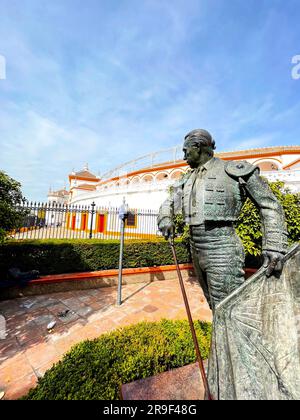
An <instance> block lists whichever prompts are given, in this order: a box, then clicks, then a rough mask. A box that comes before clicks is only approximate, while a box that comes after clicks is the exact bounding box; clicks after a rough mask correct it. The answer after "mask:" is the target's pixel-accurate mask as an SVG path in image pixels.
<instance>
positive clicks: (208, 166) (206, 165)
mask: <svg viewBox="0 0 300 420" xmlns="http://www.w3.org/2000/svg"><path fill="white" fill-rule="evenodd" d="M215 161H216V158H215V157H213V158H211V159H209V160H208V161H207V162H206V163H204V165H199V166H198V168H195V169H194V171H195V172H201V171H208V170H209V169H211V168H212V167H213V165H214V163H215Z"/></svg>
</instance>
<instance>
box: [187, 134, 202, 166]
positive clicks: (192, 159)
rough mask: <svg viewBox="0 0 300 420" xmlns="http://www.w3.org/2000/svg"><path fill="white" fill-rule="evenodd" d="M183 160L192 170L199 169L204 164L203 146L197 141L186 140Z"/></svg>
mask: <svg viewBox="0 0 300 420" xmlns="http://www.w3.org/2000/svg"><path fill="white" fill-rule="evenodd" d="M182 150H183V155H184V156H183V159H184V160H186V161H187V163H188V164H189V165H190V167H191V168H197V167H198V166H199V165H200V164H201V163H202V153H201V146H200V145H199V143H198V142H197V141H195V140H189V139H187V140H185V142H184V145H183V149H182Z"/></svg>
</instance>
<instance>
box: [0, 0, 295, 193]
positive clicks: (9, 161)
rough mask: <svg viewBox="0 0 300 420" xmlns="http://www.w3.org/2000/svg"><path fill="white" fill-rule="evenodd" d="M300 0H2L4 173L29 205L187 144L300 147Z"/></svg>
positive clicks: (0, 163)
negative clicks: (296, 61) (299, 65)
mask: <svg viewBox="0 0 300 420" xmlns="http://www.w3.org/2000/svg"><path fill="white" fill-rule="evenodd" d="M299 22H300V2H299V1H298V0H285V1H284V0H247V1H244V0H197V1H196V0H195V1H194V0H168V1H164V0H143V1H141V0H85V1H84V2H83V1H82V0H51V1H44V0H0V56H3V57H5V61H6V79H2V80H0V146H1V149H0V150H1V151H0V169H2V170H5V171H6V172H7V173H8V174H9V175H10V176H12V177H14V178H15V179H17V180H19V181H20V182H21V183H22V188H23V192H24V194H25V195H26V197H27V198H28V199H33V200H45V199H46V195H47V192H48V189H49V186H50V185H51V186H52V187H53V188H56V189H58V188H61V187H63V185H64V183H65V182H67V175H68V174H69V173H70V172H71V171H72V169H73V168H75V170H80V169H82V167H83V166H84V164H85V163H86V162H88V163H89V167H90V169H91V170H92V171H93V172H95V173H97V172H100V173H104V172H106V171H107V170H109V169H111V168H113V167H114V166H116V165H118V164H121V163H122V162H125V161H127V160H131V159H133V158H135V157H138V156H140V155H144V154H146V153H149V152H153V151H156V150H160V149H165V148H168V147H172V146H175V145H177V144H181V143H182V139H183V137H184V135H185V134H186V133H187V132H188V131H190V130H191V129H194V128H206V129H208V130H209V131H210V132H211V133H212V134H213V136H214V138H215V140H216V144H217V151H223V150H238V149H245V148H253V147H267V146H275V145H295V144H300V138H299V137H300V125H299V120H300V119H299V115H300V79H298V80H295V79H293V78H292V67H293V64H292V63H291V61H292V57H293V56H295V55H298V54H300V25H299Z"/></svg>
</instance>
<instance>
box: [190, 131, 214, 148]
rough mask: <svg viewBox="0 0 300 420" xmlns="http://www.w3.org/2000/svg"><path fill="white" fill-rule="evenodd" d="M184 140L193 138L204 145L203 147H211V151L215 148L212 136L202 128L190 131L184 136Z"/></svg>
mask: <svg viewBox="0 0 300 420" xmlns="http://www.w3.org/2000/svg"><path fill="white" fill-rule="evenodd" d="M184 140H195V141H196V142H197V143H199V144H200V145H201V146H205V148H207V149H211V151H213V150H214V149H215V148H216V145H215V141H214V139H213V138H212V136H211V134H210V133H209V132H208V131H206V130H204V129H202V128H198V129H196V130H192V131H190V132H189V133H188V134H187V135H186V136H185V137H184ZM212 153H213V152H212Z"/></svg>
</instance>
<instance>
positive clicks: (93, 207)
mask: <svg viewBox="0 0 300 420" xmlns="http://www.w3.org/2000/svg"><path fill="white" fill-rule="evenodd" d="M95 205H96V204H95V203H94V201H93V202H92V204H91V206H92V210H91V225H90V235H89V238H90V239H92V236H93V219H94V213H95Z"/></svg>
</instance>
